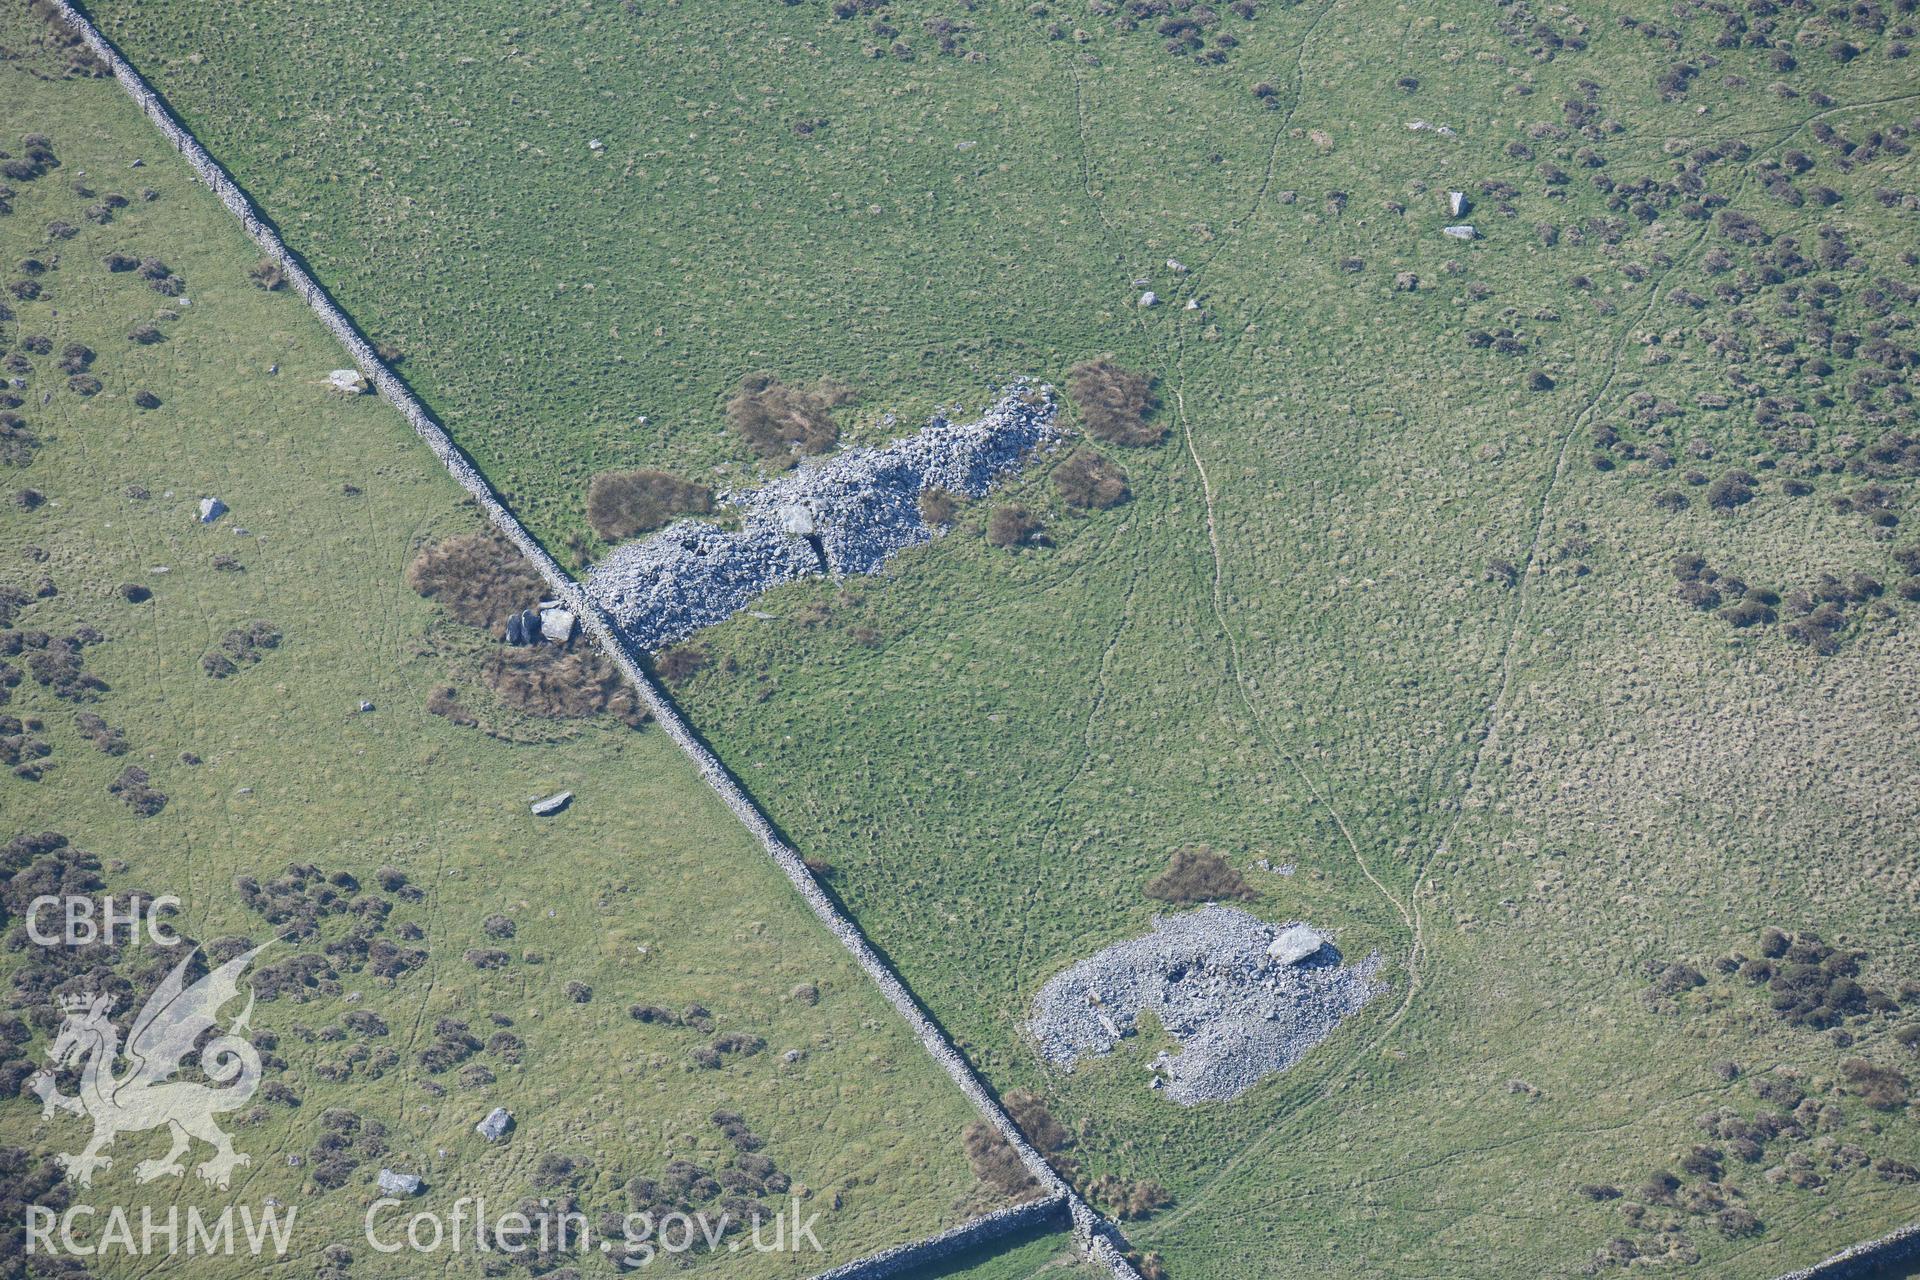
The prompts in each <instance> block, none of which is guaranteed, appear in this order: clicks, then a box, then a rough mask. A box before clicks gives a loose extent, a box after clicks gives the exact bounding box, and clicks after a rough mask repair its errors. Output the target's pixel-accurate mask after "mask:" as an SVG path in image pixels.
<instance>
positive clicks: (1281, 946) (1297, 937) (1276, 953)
mask: <svg viewBox="0 0 1920 1280" xmlns="http://www.w3.org/2000/svg"><path fill="white" fill-rule="evenodd" d="M1325 944H1326V939H1325V938H1322V937H1321V936H1320V935H1319V934H1317V933H1315V932H1314V931H1313V930H1312V929H1309V928H1308V927H1307V926H1306V925H1303V924H1296V925H1294V926H1293V927H1291V928H1288V929H1282V930H1281V931H1280V933H1279V935H1278V936H1277V937H1275V938H1274V940H1273V941H1272V942H1271V943H1269V944H1268V945H1267V955H1268V956H1270V957H1272V958H1273V959H1274V960H1275V961H1277V962H1278V963H1280V964H1299V963H1300V962H1301V961H1302V960H1305V959H1306V958H1307V957H1308V956H1310V955H1312V954H1314V952H1316V951H1318V950H1320V948H1321V947H1322V946H1324V945H1325Z"/></svg>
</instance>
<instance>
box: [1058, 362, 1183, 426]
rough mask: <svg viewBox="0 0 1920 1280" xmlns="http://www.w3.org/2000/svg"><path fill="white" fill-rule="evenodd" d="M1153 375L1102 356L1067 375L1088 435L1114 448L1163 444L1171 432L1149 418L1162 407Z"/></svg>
mask: <svg viewBox="0 0 1920 1280" xmlns="http://www.w3.org/2000/svg"><path fill="white" fill-rule="evenodd" d="M1153 381H1154V380H1153V378H1152V376H1151V375H1149V374H1144V373H1135V372H1134V371H1132V370H1131V369H1122V368H1121V367H1120V366H1119V365H1117V364H1115V363H1114V362H1113V361H1112V360H1110V359H1108V358H1107V357H1105V356H1102V357H1101V358H1100V359H1098V360H1088V361H1085V362H1083V363H1081V364H1077V365H1075V366H1074V367H1073V368H1072V369H1071V370H1069V371H1068V373H1067V393H1068V394H1069V395H1071V396H1072V397H1073V407H1074V408H1076V409H1078V410H1079V411H1080V421H1081V422H1082V423H1084V424H1085V425H1086V428H1087V434H1088V435H1090V436H1092V437H1094V438H1095V439H1096V440H1105V441H1107V442H1109V443H1111V444H1125V445H1149V444H1159V443H1160V442H1161V441H1162V440H1164V439H1165V438H1166V435H1167V429H1166V427H1165V426H1164V425H1162V424H1160V423H1153V422H1148V421H1147V418H1148V416H1149V415H1150V414H1152V413H1153V411H1154V410H1156V409H1158V408H1159V407H1160V398H1159V397H1158V396H1156V395H1154V394H1153Z"/></svg>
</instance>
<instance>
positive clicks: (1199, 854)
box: [1145, 845, 1258, 903]
mask: <svg viewBox="0 0 1920 1280" xmlns="http://www.w3.org/2000/svg"><path fill="white" fill-rule="evenodd" d="M1145 892H1146V895H1147V896H1148V897H1149V898H1158V899H1160V900H1161V901H1162V902H1182V903H1185V902H1220V901H1223V900H1225V899H1228V898H1238V899H1242V900H1247V899H1252V898H1254V897H1257V896H1258V895H1257V894H1255V893H1254V891H1253V886H1252V885H1249V884H1248V883H1247V880H1246V877H1245V876H1243V875H1241V874H1240V873H1239V872H1238V871H1236V870H1234V869H1233V867H1232V866H1231V865H1229V864H1228V862H1227V860H1226V859H1225V858H1223V857H1221V856H1220V855H1219V854H1217V853H1215V852H1214V851H1213V850H1211V849H1209V848H1207V847H1206V846H1205V845H1194V846H1193V847H1191V848H1187V849H1175V850H1174V851H1173V857H1172V858H1171V859H1170V860H1169V861H1168V862H1167V869H1166V870H1165V871H1162V872H1161V873H1160V874H1159V875H1157V876H1155V877H1154V878H1153V879H1151V880H1149V881H1147V887H1146V890H1145Z"/></svg>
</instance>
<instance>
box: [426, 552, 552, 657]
mask: <svg viewBox="0 0 1920 1280" xmlns="http://www.w3.org/2000/svg"><path fill="white" fill-rule="evenodd" d="M407 585H408V586H410V587H412V588H413V589H414V590H415V591H418V592H419V593H420V594H421V595H423V596H425V597H427V598H428V599H429V600H433V601H435V602H437V603H438V604H439V605H440V607H441V608H443V609H445V610H446V611H447V613H448V614H449V615H451V616H452V617H453V618H455V619H456V620H458V621H460V622H464V623H466V624H467V625H468V626H472V627H480V628H482V629H483V630H485V631H487V632H489V633H491V634H492V635H494V636H495V637H496V638H497V637H501V636H504V635H505V634H506V625H507V615H508V614H510V613H512V612H514V611H515V610H516V609H525V608H527V607H528V606H529V605H531V604H533V603H534V602H536V601H537V600H539V599H540V597H541V596H542V595H543V594H544V593H545V590H546V583H545V582H544V581H543V580H542V579H541V577H540V575H539V574H537V573H535V572H534V571H533V566H532V565H530V564H528V563H527V562H526V559H525V558H524V557H523V556H521V554H520V553H519V551H517V550H515V549H514V547H513V546H512V545H510V544H509V543H508V542H506V540H504V539H503V538H501V537H500V536H499V535H497V534H494V533H491V532H485V533H464V534H460V535H459V536H457V537H452V538H448V539H446V540H445V541H444V542H438V543H435V544H434V545H433V546H431V547H427V548H425V549H424V550H422V551H421V552H420V554H419V555H417V556H415V557H414V559H413V563H412V564H410V565H408V566H407Z"/></svg>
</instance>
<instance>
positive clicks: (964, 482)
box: [587, 383, 1059, 649]
mask: <svg viewBox="0 0 1920 1280" xmlns="http://www.w3.org/2000/svg"><path fill="white" fill-rule="evenodd" d="M1054 412H1055V408H1054V400H1053V390H1052V388H1051V387H1032V386H1028V385H1027V384H1025V383H1018V384H1015V385H1014V386H1013V387H1011V388H1009V389H1008V390H1007V391H1005V392H1004V393H1003V394H1002V395H1001V396H1000V398H999V399H998V400H997V401H996V402H995V403H994V404H993V405H992V406H991V407H989V408H988V409H987V410H986V412H984V413H983V414H982V415H981V416H980V417H979V418H977V419H975V420H974V421H972V422H965V423H956V422H949V421H947V420H946V419H945V418H942V417H936V418H934V419H932V420H931V421H930V422H929V423H928V424H927V425H926V426H925V427H923V428H921V430H920V431H919V432H918V433H916V434H914V435H911V436H907V437H904V438H902V439H899V440H895V441H892V442H891V443H889V444H885V445H881V446H878V447H874V448H865V447H857V448H850V449H844V450H842V451H840V452H839V453H836V454H833V455H831V456H829V457H825V458H818V459H811V460H809V461H806V462H803V463H801V464H800V466H799V467H797V468H796V469H794V470H793V471H790V472H788V473H787V474H785V475H783V476H779V477H776V478H775V479H773V480H770V481H768V482H767V483H766V484H764V485H761V486H760V487H759V488H756V489H749V490H741V491H736V492H725V493H722V494H720V495H719V500H720V502H721V504H722V505H723V506H731V507H732V508H733V509H734V510H735V511H737V512H738V513H739V515H740V517H741V518H740V527H739V528H738V529H737V530H734V529H723V528H721V527H720V526H719V525H716V524H713V523H710V522H707V521H702V520H691V519H689V520H677V521H675V522H674V523H672V524H670V525H668V526H667V527H666V528H664V529H662V530H660V531H659V532H657V533H654V534H651V535H649V536H648V537H645V538H641V539H638V540H636V541H633V542H629V543H625V544H624V545H622V546H619V547H616V548H615V549H614V550H613V551H612V552H610V553H608V555H607V556H606V557H605V558H603V559H601V560H600V561H598V562H597V563H596V564H595V565H594V567H593V570H592V572H591V573H590V574H589V575H588V578H587V593H588V594H589V595H590V596H592V597H593V599H594V601H595V602H596V603H598V604H599V605H600V606H601V607H602V608H604V609H605V610H606V611H607V612H608V613H610V614H612V615H613V617H614V619H615V621H616V622H617V623H618V625H619V627H620V630H621V632H622V634H623V635H624V636H625V637H626V639H627V640H628V641H629V642H630V643H632V644H634V645H635V646H637V647H639V648H641V649H659V648H662V647H664V646H666V645H669V644H673V643H675V642H677V641H680V640H684V639H685V638H686V637H687V636H689V635H692V634H693V633H694V632H695V631H698V630H700V629H701V628H702V627H706V626H711V625H712V624H714V623H716V622H719V621H722V620H723V619H725V618H728V617H731V616H732V615H733V614H735V613H738V612H739V611H740V610H742V609H744V608H745V607H746V606H747V605H748V604H749V603H751V602H752V601H753V600H754V599H755V598H756V597H757V596H759V595H761V594H762V593H764V592H765V591H767V590H769V589H770V588H772V587H776V586H778V585H780V584H781V583H783V582H791V581H793V580H794V579H796V578H804V577H817V576H820V575H822V574H830V575H832V576H834V577H839V576H842V575H845V574H853V573H874V572H876V571H877V570H879V569H880V567H881V566H882V565H883V564H885V563H886V561H887V559H888V558H889V557H891V556H893V555H894V554H896V553H897V552H899V551H902V550H905V549H906V548H908V547H911V546H916V545H918V544H920V543H923V542H927V541H930V540H931V539H933V538H934V537H937V536H938V535H939V533H940V530H938V529H936V528H934V527H933V526H930V525H928V524H927V523H926V521H924V520H922V519H921V518H920V505H919V503H920V495H921V494H922V493H924V492H925V491H926V490H928V489H945V490H947V491H949V492H951V493H954V494H959V495H964V496H966V497H972V498H977V497H980V496H982V495H984V494H986V493H987V492H988V491H989V490H991V489H992V488H993V486H994V485H995V484H996V483H998V482H999V481H1000V480H1001V479H1002V478H1004V477H1005V476H1007V475H1010V474H1012V473H1014V472H1016V471H1018V470H1019V468H1020V466H1021V463H1022V462H1023V461H1024V460H1025V459H1027V458H1028V457H1029V456H1030V455H1031V454H1032V453H1033V452H1034V451H1035V450H1037V449H1041V448H1044V447H1046V446H1049V445H1051V444H1053V443H1054V442H1055V441H1056V440H1057V439H1058V438H1059V436H1058V433H1057V432H1056V431H1055V430H1054V427H1053V420H1054Z"/></svg>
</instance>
